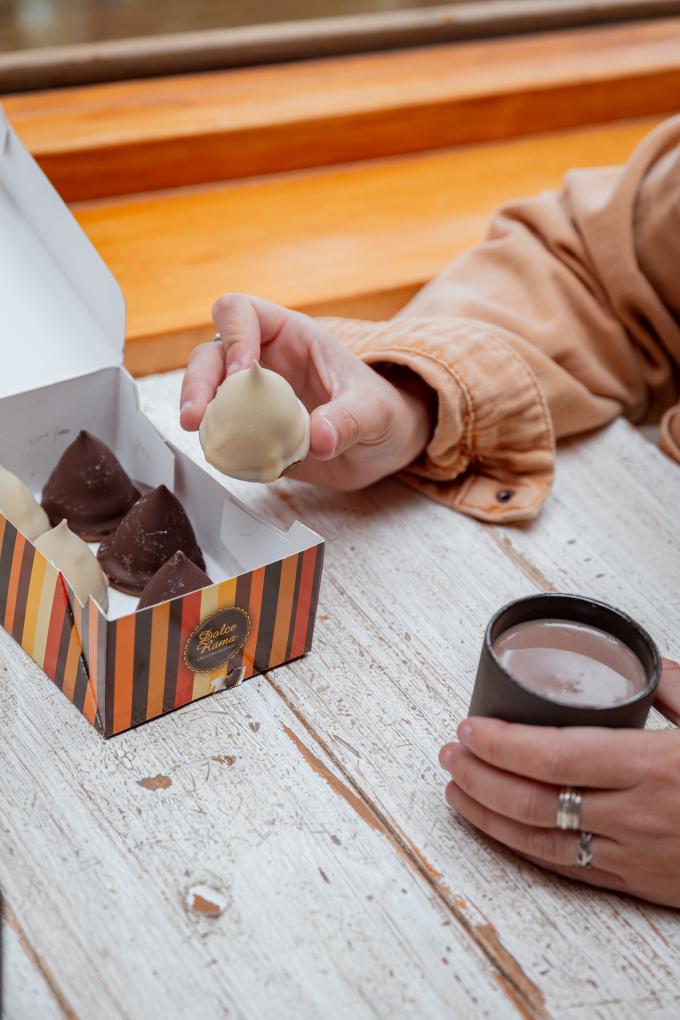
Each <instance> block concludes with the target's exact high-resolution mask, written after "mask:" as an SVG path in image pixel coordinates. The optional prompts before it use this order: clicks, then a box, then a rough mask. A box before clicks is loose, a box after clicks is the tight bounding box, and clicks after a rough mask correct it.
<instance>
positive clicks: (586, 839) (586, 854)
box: [576, 832, 593, 868]
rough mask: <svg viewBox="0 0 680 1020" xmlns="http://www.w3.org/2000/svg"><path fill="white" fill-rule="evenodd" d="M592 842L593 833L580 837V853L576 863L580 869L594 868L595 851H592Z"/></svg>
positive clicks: (583, 833)
mask: <svg viewBox="0 0 680 1020" xmlns="http://www.w3.org/2000/svg"><path fill="white" fill-rule="evenodd" d="M592 841H593V834H592V832H582V833H581V835H580V836H579V840H578V853H577V857H576V863H577V865H578V866H579V868H592V866H593V851H592V850H591V849H590V844H591V843H592Z"/></svg>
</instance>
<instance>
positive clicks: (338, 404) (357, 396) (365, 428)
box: [310, 386, 390, 460]
mask: <svg viewBox="0 0 680 1020" xmlns="http://www.w3.org/2000/svg"><path fill="white" fill-rule="evenodd" d="M389 425H390V411H389V407H388V404H387V402H386V401H385V399H384V398H383V397H382V396H380V395H377V394H376V393H374V392H373V391H371V392H367V391H366V389H365V388H364V387H358V386H357V387H355V388H352V389H350V390H347V391H346V392H344V393H342V394H340V396H338V397H336V399H335V400H331V401H330V402H329V403H328V404H322V405H321V407H317V408H316V410H315V411H314V412H313V414H312V431H311V449H310V452H311V454H312V456H313V457H316V458H317V459H318V460H332V459H333V458H334V457H339V456H340V454H342V453H346V451H347V450H350V449H351V448H352V447H353V446H356V444H357V443H379V442H380V440H381V439H382V438H383V437H385V436H386V435H387V433H388V431H389Z"/></svg>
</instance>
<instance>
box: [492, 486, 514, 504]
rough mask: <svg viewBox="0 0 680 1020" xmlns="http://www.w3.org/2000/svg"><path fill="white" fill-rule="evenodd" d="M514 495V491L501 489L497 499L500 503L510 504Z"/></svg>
mask: <svg viewBox="0 0 680 1020" xmlns="http://www.w3.org/2000/svg"><path fill="white" fill-rule="evenodd" d="M514 495H515V490H514V489H499V490H498V492H497V493H496V499H497V500H498V502H499V503H509V502H510V500H511V499H512V497H513V496H514Z"/></svg>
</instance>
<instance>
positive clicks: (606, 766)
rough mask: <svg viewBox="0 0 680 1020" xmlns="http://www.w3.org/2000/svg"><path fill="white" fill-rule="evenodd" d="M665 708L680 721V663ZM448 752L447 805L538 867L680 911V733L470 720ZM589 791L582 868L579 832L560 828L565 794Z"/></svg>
mask: <svg viewBox="0 0 680 1020" xmlns="http://www.w3.org/2000/svg"><path fill="white" fill-rule="evenodd" d="M657 707H659V708H660V709H661V711H664V712H665V714H667V715H668V716H669V717H671V718H672V719H673V721H677V719H678V717H680V666H678V665H676V664H675V663H671V662H666V663H664V672H663V676H662V679H661V683H660V685H659V697H658V699H657ZM458 738H459V740H460V743H459V744H455V743H453V744H446V745H445V746H444V747H443V748H442V749H441V751H440V754H439V761H440V764H441V766H442V767H443V768H444V769H446V770H447V771H448V772H450V773H451V776H452V777H453V778H452V781H451V782H449V784H448V785H447V787H446V800H447V802H448V804H449V805H450V807H452V808H455V810H456V811H458V812H459V813H460V814H461V815H463V816H464V817H465V818H467V820H468V821H469V822H471V823H472V824H473V825H475V826H477V828H479V829H481V830H482V831H483V832H486V833H487V834H488V835H489V836H492V837H493V838H494V839H497V840H499V841H500V842H501V843H504V844H505V845H506V846H508V847H511V848H512V849H513V850H516V851H518V852H519V853H520V854H523V855H524V856H526V857H529V858H531V859H532V860H533V861H534V862H535V863H537V864H540V865H542V866H543V867H546V868H549V869H550V870H552V871H557V872H559V873H560V874H563V875H567V876H568V877H570V878H577V879H580V880H581V881H583V882H588V883H589V884H591V885H598V886H604V887H605V888H607V889H616V890H618V891H620V892H626V893H631V894H632V895H635V896H640V897H642V898H643V899H646V900H651V901H653V902H654V903H662V904H665V905H666V906H672V907H680V733H678V732H677V731H676V730H662V731H659V730H657V731H650V730H646V731H645V730H612V729H599V728H590V727H578V728H576V727H574V728H566V729H553V728H548V727H538V726H520V725H515V724H512V725H511V724H509V723H505V722H501V721H500V720H498V719H481V718H470V719H466V720H465V721H464V722H462V723H461V724H460V726H459V727H458ZM566 786H571V787H577V788H579V791H580V792H581V794H582V798H583V800H582V804H581V829H582V830H583V831H584V832H591V833H593V840H592V843H591V844H590V850H591V851H592V854H593V862H592V868H588V869H586V868H580V867H576V866H575V865H576V858H577V846H578V838H579V833H578V832H565V831H562V830H561V829H558V828H556V827H555V819H556V813H557V802H558V795H559V792H560V789H561V788H563V787H566Z"/></svg>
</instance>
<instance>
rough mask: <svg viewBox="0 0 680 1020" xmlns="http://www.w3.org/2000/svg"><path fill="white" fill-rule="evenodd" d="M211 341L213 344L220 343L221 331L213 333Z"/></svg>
mask: <svg viewBox="0 0 680 1020" xmlns="http://www.w3.org/2000/svg"><path fill="white" fill-rule="evenodd" d="M211 343H213V344H221V343H222V334H221V333H215V336H214V337H213V338H212V340H211Z"/></svg>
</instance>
